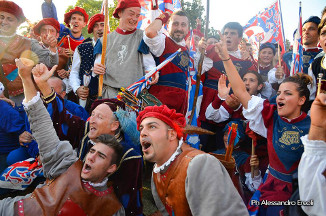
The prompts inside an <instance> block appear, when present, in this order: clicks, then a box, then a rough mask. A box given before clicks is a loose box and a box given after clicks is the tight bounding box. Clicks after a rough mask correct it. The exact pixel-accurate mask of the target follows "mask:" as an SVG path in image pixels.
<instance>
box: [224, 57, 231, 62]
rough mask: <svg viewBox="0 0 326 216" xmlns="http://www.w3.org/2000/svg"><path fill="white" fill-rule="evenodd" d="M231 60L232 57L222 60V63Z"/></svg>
mask: <svg viewBox="0 0 326 216" xmlns="http://www.w3.org/2000/svg"><path fill="white" fill-rule="evenodd" d="M230 59H231V57H229V58H228V59H224V60H223V59H222V61H229V60H230Z"/></svg>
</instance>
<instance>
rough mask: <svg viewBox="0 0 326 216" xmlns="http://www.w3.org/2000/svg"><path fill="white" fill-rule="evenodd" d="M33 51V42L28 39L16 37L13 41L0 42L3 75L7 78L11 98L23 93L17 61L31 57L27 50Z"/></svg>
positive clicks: (6, 82)
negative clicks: (17, 59) (20, 58)
mask: <svg viewBox="0 0 326 216" xmlns="http://www.w3.org/2000/svg"><path fill="white" fill-rule="evenodd" d="M30 49H31V41H30V39H28V38H25V37H22V36H19V35H16V36H15V37H14V38H13V39H12V40H11V41H9V42H7V43H5V42H4V41H2V40H0V59H1V63H2V68H3V73H4V76H5V77H6V78H5V80H1V82H5V84H6V85H7V88H8V93H9V95H10V96H16V95H19V94H21V93H23V91H24V90H23V83H22V80H21V79H20V76H19V75H18V70H17V67H16V63H15V59H16V58H19V57H21V55H22V53H24V54H23V56H24V57H30V56H29V55H30V53H25V52H24V51H25V50H30Z"/></svg>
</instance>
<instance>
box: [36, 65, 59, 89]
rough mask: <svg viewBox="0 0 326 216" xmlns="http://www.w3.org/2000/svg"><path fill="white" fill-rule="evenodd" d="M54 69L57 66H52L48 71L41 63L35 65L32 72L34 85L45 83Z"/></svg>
mask: <svg viewBox="0 0 326 216" xmlns="http://www.w3.org/2000/svg"><path fill="white" fill-rule="evenodd" d="M56 69H57V65H55V66H53V67H52V69H51V70H48V68H47V67H46V66H45V65H44V64H43V63H41V64H37V65H36V66H35V67H34V68H33V70H32V73H33V77H34V80H35V82H36V84H37V85H39V84H44V83H46V82H47V81H48V79H49V78H50V77H51V76H52V75H53V73H54V71H55V70H56Z"/></svg>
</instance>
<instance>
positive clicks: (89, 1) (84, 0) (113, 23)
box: [66, 0, 119, 37]
mask: <svg viewBox="0 0 326 216" xmlns="http://www.w3.org/2000/svg"><path fill="white" fill-rule="evenodd" d="M117 3H118V0H114V1H113V5H109V23H110V32H111V31H114V30H115V29H116V28H117V27H118V25H119V20H118V19H115V18H114V17H113V16H112V14H113V11H114V9H115V8H116V6H117ZM76 6H78V7H81V8H84V9H85V11H86V12H87V14H88V15H89V18H91V17H92V16H93V15H94V14H97V13H100V12H101V7H102V0H100V1H99V0H78V1H77V2H76V4H75V6H73V5H70V6H69V7H68V8H67V10H66V13H67V12H68V11H69V10H70V9H73V8H74V7H76ZM82 33H83V35H84V37H91V35H90V34H88V32H87V28H84V29H83V31H82Z"/></svg>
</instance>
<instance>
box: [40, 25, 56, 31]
mask: <svg viewBox="0 0 326 216" xmlns="http://www.w3.org/2000/svg"><path fill="white" fill-rule="evenodd" d="M47 29H54V30H56V29H55V28H54V27H53V26H52V25H42V26H41V30H47Z"/></svg>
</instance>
